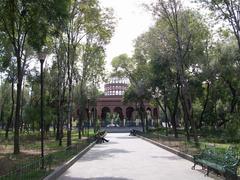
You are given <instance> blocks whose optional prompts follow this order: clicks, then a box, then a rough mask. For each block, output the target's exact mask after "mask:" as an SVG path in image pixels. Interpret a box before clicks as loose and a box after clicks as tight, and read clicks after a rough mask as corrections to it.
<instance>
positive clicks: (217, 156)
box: [192, 147, 240, 179]
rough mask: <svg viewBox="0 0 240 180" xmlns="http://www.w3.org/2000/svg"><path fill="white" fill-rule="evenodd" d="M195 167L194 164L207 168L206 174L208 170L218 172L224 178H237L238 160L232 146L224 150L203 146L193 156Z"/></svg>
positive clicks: (239, 161)
mask: <svg viewBox="0 0 240 180" xmlns="http://www.w3.org/2000/svg"><path fill="white" fill-rule="evenodd" d="M193 160H194V165H193V167H192V169H195V166H196V165H201V166H202V167H203V168H204V167H205V168H207V173H206V175H208V174H209V171H215V172H217V173H218V174H221V175H224V176H225V177H226V179H237V169H238V166H239V164H240V160H239V159H238V157H237V154H236V153H235V152H234V151H233V149H232V148H229V149H228V150H227V151H225V152H221V151H218V150H216V149H214V148H211V147H208V148H205V149H204V150H203V151H202V152H201V153H200V154H198V155H194V156H193Z"/></svg>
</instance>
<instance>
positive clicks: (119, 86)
mask: <svg viewBox="0 0 240 180" xmlns="http://www.w3.org/2000/svg"><path fill="white" fill-rule="evenodd" d="M128 84H129V81H128V79H126V78H116V77H115V78H112V79H111V80H110V82H109V83H107V84H105V86H104V95H105V96H122V95H123V94H124V92H125V91H126V89H127V88H128Z"/></svg>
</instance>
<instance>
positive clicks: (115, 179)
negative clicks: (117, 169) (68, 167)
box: [62, 176, 132, 180]
mask: <svg viewBox="0 0 240 180" xmlns="http://www.w3.org/2000/svg"><path fill="white" fill-rule="evenodd" d="M62 178H66V179H68V180H132V179H127V178H122V177H94V178H78V177H69V176H63V177H62Z"/></svg>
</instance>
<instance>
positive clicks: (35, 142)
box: [0, 130, 93, 176]
mask: <svg viewBox="0 0 240 180" xmlns="http://www.w3.org/2000/svg"><path fill="white" fill-rule="evenodd" d="M89 134H90V136H91V135H93V130H90V133H89ZM86 136H87V134H86V135H85V136H84V137H82V140H79V139H78V132H77V131H74V130H73V131H72V144H77V143H78V144H80V145H81V146H82V148H84V147H86V146H87V144H86V139H87V138H86ZM40 137H41V136H40V133H39V132H35V133H33V132H31V133H30V134H27V133H22V134H21V135H20V150H21V153H20V154H18V155H13V133H12V132H9V138H8V139H7V140H6V139H5V132H4V131H3V130H0V164H4V166H0V176H1V175H4V174H6V173H8V172H9V171H10V170H13V169H15V168H16V167H18V166H21V165H24V164H26V162H30V161H32V160H33V159H35V158H36V157H39V156H40V153H41V151H40V149H41V142H40ZM84 139H85V141H84ZM62 142H63V145H62V146H59V145H58V141H55V136H54V134H53V132H49V133H48V134H47V135H46V136H45V139H44V151H45V154H54V158H55V160H54V161H53V165H54V166H58V165H60V164H61V163H63V162H64V161H66V160H67V159H69V158H71V157H72V156H73V155H74V153H76V152H74V153H72V154H71V153H68V154H66V153H63V152H65V148H66V132H64V138H63V141H62ZM38 174H42V173H41V172H34V173H33V176H34V175H38Z"/></svg>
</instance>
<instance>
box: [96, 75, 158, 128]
mask: <svg viewBox="0 0 240 180" xmlns="http://www.w3.org/2000/svg"><path fill="white" fill-rule="evenodd" d="M127 88H128V80H127V79H119V78H113V79H111V81H110V82H109V83H107V84H105V86H104V95H103V96H101V97H99V98H98V99H97V107H96V111H97V112H96V114H97V117H98V119H100V120H101V123H102V125H103V126H104V125H107V124H106V121H105V120H106V116H107V113H109V114H112V113H117V114H119V118H120V122H119V123H118V124H119V125H120V126H139V125H140V120H139V118H138V115H137V111H136V109H137V107H136V104H124V103H123V94H124V92H125V90H126V89H127ZM144 106H145V108H146V111H147V112H148V117H149V121H150V123H151V124H152V125H153V124H155V123H157V119H159V118H158V110H157V108H154V107H151V106H150V105H149V103H147V102H145V103H144Z"/></svg>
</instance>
